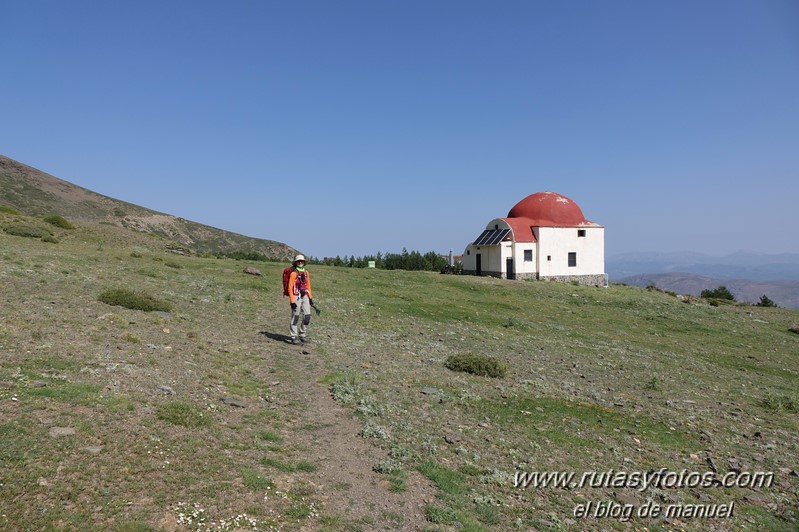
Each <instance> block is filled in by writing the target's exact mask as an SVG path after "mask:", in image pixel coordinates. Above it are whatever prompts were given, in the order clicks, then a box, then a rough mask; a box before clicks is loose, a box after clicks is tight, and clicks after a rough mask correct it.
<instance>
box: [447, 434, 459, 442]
mask: <svg viewBox="0 0 799 532" xmlns="http://www.w3.org/2000/svg"><path fill="white" fill-rule="evenodd" d="M462 439H463V438H461V435H460V434H456V433H451V434H447V435H446V436H444V441H445V442H447V443H458V442H459V441H461V440H462Z"/></svg>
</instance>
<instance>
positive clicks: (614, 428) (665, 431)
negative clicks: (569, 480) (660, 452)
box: [464, 397, 699, 450]
mask: <svg viewBox="0 0 799 532" xmlns="http://www.w3.org/2000/svg"><path fill="white" fill-rule="evenodd" d="M464 408H467V409H474V413H475V414H477V415H478V416H480V417H488V418H490V419H491V420H492V421H493V422H494V423H496V424H497V425H501V426H502V427H503V428H504V430H507V431H508V432H509V433H516V434H518V435H520V436H521V437H526V438H530V439H540V438H542V437H545V438H547V439H548V440H550V441H551V442H552V444H555V445H563V446H566V447H565V448H571V449H574V450H579V449H583V450H585V449H601V448H603V447H606V446H607V443H602V442H600V441H599V439H598V438H597V436H601V437H602V438H603V439H605V440H606V442H607V440H613V441H617V442H620V441H622V440H623V439H624V438H627V437H629V435H633V434H634V435H636V437H638V438H639V439H641V440H646V441H647V442H649V443H651V444H653V445H656V446H658V447H660V448H662V449H669V450H675V449H676V450H685V449H691V448H694V447H695V446H696V445H698V444H699V441H698V440H697V438H696V437H695V436H693V435H691V434H688V433H685V432H681V431H678V430H671V428H670V427H668V426H666V425H665V424H663V423H659V422H656V421H651V420H649V419H647V418H644V417H637V416H636V417H632V416H627V415H625V414H622V413H620V412H618V411H616V410H613V409H610V408H605V407H603V406H600V405H596V404H592V403H585V402H578V401H571V400H568V399H561V398H556V397H534V398H513V399H507V400H502V401H497V400H488V399H482V400H480V401H475V402H473V403H471V405H469V406H466V407H464Z"/></svg>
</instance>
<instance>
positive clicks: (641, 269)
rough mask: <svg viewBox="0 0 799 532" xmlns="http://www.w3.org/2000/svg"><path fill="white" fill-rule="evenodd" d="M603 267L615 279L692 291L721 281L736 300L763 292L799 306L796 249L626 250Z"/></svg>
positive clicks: (754, 299) (782, 302)
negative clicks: (706, 252) (722, 251)
mask: <svg viewBox="0 0 799 532" xmlns="http://www.w3.org/2000/svg"><path fill="white" fill-rule="evenodd" d="M605 268H606V271H607V272H608V276H609V277H610V280H611V281H613V282H618V283H624V284H629V285H633V286H642V287H645V286H648V285H650V284H654V285H655V286H657V287H658V288H661V289H663V290H671V291H673V292H677V293H680V294H694V295H699V293H700V292H701V291H702V290H705V289H713V288H717V287H718V286H721V285H724V286H726V287H727V288H729V289H730V291H731V292H732V293H733V295H735V298H736V299H737V300H738V301H743V302H749V303H754V302H757V301H758V300H759V299H760V296H762V295H766V296H768V297H769V298H770V299H772V300H773V301H774V302H776V303H777V304H778V305H779V306H781V307H786V308H794V309H799V254H797V253H783V254H775V255H768V254H763V253H752V252H747V251H739V252H736V253H733V254H731V255H726V256H720V257H718V256H711V255H704V254H701V253H694V252H676V253H627V254H623V255H615V256H611V257H609V258H608V260H607V261H606V263H605Z"/></svg>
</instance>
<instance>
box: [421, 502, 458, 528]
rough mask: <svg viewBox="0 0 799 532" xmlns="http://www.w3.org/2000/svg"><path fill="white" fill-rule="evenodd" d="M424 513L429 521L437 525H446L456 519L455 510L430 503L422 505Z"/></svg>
mask: <svg viewBox="0 0 799 532" xmlns="http://www.w3.org/2000/svg"><path fill="white" fill-rule="evenodd" d="M424 515H425V517H426V518H427V520H428V521H429V522H431V523H435V524H437V525H448V524H451V523H454V522H456V521H457V520H458V514H456V513H455V510H452V509H451V508H446V507H441V506H435V505H433V504H430V503H427V504H425V505H424Z"/></svg>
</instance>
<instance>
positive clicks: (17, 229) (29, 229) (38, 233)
mask: <svg viewBox="0 0 799 532" xmlns="http://www.w3.org/2000/svg"><path fill="white" fill-rule="evenodd" d="M3 231H5V232H6V233H8V234H9V235H13V236H23V237H26V238H42V237H43V236H50V232H49V231H47V230H45V229H42V228H41V227H37V226H35V225H31V224H24V223H16V224H9V225H7V226H5V227H4V228H3Z"/></svg>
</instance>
